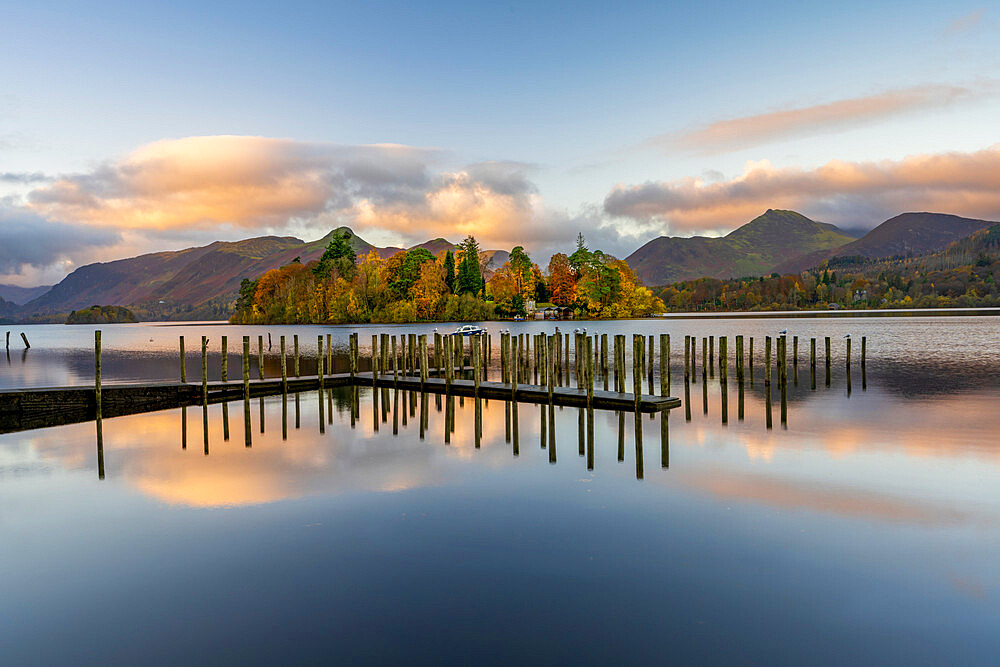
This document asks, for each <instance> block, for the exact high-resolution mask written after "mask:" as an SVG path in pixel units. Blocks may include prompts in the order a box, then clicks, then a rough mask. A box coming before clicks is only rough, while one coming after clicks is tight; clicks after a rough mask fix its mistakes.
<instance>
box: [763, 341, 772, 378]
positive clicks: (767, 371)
mask: <svg viewBox="0 0 1000 667" xmlns="http://www.w3.org/2000/svg"><path fill="white" fill-rule="evenodd" d="M764 384H765V386H768V387H770V386H771V337H770V336H766V337H765V338H764Z"/></svg>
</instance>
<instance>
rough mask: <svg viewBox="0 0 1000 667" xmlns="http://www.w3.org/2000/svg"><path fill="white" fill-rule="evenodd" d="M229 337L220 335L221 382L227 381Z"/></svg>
mask: <svg viewBox="0 0 1000 667" xmlns="http://www.w3.org/2000/svg"><path fill="white" fill-rule="evenodd" d="M228 366H229V337H228V336H223V337H222V364H221V366H220V375H221V377H222V381H223V382H229V368H227V367H228Z"/></svg>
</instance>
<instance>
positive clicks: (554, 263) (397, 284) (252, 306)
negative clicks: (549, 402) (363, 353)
mask: <svg viewBox="0 0 1000 667" xmlns="http://www.w3.org/2000/svg"><path fill="white" fill-rule="evenodd" d="M487 263H488V257H487V256H486V255H485V254H484V253H482V252H481V250H480V247H479V243H478V242H477V241H476V239H475V237H473V236H468V237H467V238H466V239H465V240H464V241H462V243H461V244H459V245H458V246H456V247H455V248H454V250H448V251H446V252H443V253H439V255H437V256H435V255H434V254H432V253H431V252H430V251H429V250H427V249H425V248H413V249H411V250H403V251H400V252H397V253H396V254H394V255H392V256H391V257H389V258H386V259H383V258H382V257H380V256H379V254H378V253H377V252H376V251H374V250H373V251H371V252H369V253H368V254H366V255H365V256H364V257H361V258H359V257H357V256H356V253H355V251H354V249H353V247H352V246H351V242H350V235H349V234H348V233H347V232H337V233H335V234H334V236H333V238H332V239H331V241H330V243H329V244H328V245H327V247H326V249H325V250H324V252H323V255H322V256H321V257H320V258H319V259H318V260H315V261H312V262H309V263H307V264H303V263H302V262H301V261H300V260H299V259H298V258H296V259H295V260H293V261H292V262H291V263H289V264H287V265H285V266H282V267H280V268H277V269H272V270H270V271H267V272H266V273H265V274H264V275H262V276H260V277H259V278H257V279H244V280H243V281H242V283H241V285H240V291H239V296H238V298H237V299H236V303H235V306H234V312H233V315H232V317H231V318H230V321H231V322H234V323H242V324H258V323H260V324H263V323H366V322H417V321H458V320H486V319H493V318H498V317H500V318H512V317H519V316H520V317H524V316H527V314H528V312H527V308H528V305H529V304H530V303H531V302H534V303H535V304H536V305H549V304H554V305H558V306H563V307H567V308H570V309H572V310H573V312H574V314H575V315H576V316H577V317H587V318H625V317H641V316H646V315H650V314H652V313H654V312H659V311H662V310H663V308H664V306H663V302H662V301H661V300H660V299H659V298H658V297H656V296H655V295H654V294H653V292H652V291H651V290H649V289H648V288H646V287H644V286H643V285H642V284H641V282H640V281H639V279H638V278H637V277H636V276H635V274H634V273H633V272H632V269H631V268H630V267H629V266H628V264H626V263H625V262H624V261H622V260H619V259H617V258H615V257H612V256H611V255H608V254H605V253H603V252H601V251H599V250H595V251H591V250H590V249H588V248H587V247H586V244H585V243H584V238H583V236H582V235H580V236H579V237H578V238H577V247H576V250H575V251H574V252H573V253H572V254H571V255H568V256H567V255H565V254H562V253H557V254H555V255H553V256H552V257H551V258H550V260H549V263H548V266H547V269H546V271H542V270H541V269H540V268H539V267H538V265H537V264H536V263H534V262H533V261H532V260H531V258H530V257H529V256H528V254H527V253H526V252H525V250H524V248H523V247H521V246H516V247H514V248H512V249H511V251H510V257H509V259H508V260H507V261H506V262H505V263H504V264H503V265H502V266H501V267H500V268H498V269H497V270H495V271H493V272H492V273H490V272H489V271H488V270H487Z"/></svg>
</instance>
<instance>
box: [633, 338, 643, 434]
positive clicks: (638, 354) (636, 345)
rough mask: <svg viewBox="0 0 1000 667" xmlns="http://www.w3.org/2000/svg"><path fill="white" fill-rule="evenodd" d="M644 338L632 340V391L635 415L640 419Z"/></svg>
mask: <svg viewBox="0 0 1000 667" xmlns="http://www.w3.org/2000/svg"><path fill="white" fill-rule="evenodd" d="M641 341H642V337H641V336H638V335H636V336H633V338H632V391H633V392H634V396H633V398H634V399H635V414H636V416H637V419H638V415H639V400H640V398H641V396H642V342H641Z"/></svg>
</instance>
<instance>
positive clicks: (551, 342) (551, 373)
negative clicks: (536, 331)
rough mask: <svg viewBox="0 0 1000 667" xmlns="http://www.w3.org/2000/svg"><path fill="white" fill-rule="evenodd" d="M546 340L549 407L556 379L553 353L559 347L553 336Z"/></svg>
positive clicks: (547, 337)
mask: <svg viewBox="0 0 1000 667" xmlns="http://www.w3.org/2000/svg"><path fill="white" fill-rule="evenodd" d="M546 339H547V341H546V353H545V365H546V369H547V370H546V376H547V380H548V385H549V405H551V404H552V395H553V394H554V393H555V387H556V378H555V371H556V365H555V364H556V360H555V356H556V355H555V352H556V350H557V349H559V345H558V341H557V340H556V337H555V336H546ZM605 342H607V341H606V340H605ZM552 428H555V425H553V427H552Z"/></svg>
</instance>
